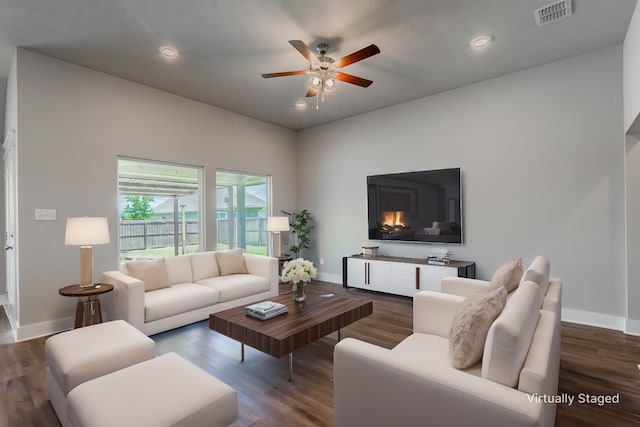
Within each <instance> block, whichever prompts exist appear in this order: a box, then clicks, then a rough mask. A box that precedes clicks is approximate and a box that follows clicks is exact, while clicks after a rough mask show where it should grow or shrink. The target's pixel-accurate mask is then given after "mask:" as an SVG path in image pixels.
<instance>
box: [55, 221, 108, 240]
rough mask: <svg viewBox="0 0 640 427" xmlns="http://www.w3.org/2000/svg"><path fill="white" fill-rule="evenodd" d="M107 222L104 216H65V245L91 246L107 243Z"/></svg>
mask: <svg viewBox="0 0 640 427" xmlns="http://www.w3.org/2000/svg"><path fill="white" fill-rule="evenodd" d="M109 242H110V240H109V223H108V222H107V218H104V217H89V216H81V217H75V218H67V229H66V231H65V235H64V244H65V245H76V246H91V245H102V244H106V243H109Z"/></svg>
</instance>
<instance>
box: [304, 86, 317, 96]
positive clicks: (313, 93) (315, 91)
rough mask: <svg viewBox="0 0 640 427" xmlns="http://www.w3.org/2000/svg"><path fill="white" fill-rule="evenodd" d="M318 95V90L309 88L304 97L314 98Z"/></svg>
mask: <svg viewBox="0 0 640 427" xmlns="http://www.w3.org/2000/svg"><path fill="white" fill-rule="evenodd" d="M317 94H318V90H317V89H314V88H312V87H310V88H309V90H308V91H307V94H306V95H305V96H306V97H307V98H311V97H313V96H316V95H317Z"/></svg>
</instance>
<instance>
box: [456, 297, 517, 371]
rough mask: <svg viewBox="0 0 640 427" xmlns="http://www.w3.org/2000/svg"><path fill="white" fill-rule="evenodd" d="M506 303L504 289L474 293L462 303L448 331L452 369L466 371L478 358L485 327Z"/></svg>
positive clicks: (486, 330)
mask: <svg viewBox="0 0 640 427" xmlns="http://www.w3.org/2000/svg"><path fill="white" fill-rule="evenodd" d="M506 302H507V289H506V288H505V287H504V286H500V287H499V288H495V289H489V290H486V291H480V292H477V293H475V294H473V295H470V296H469V297H467V298H466V299H465V300H464V302H463V303H462V306H461V307H460V310H459V311H458V313H456V315H455V317H454V318H453V321H452V322H451V332H449V359H450V361H451V365H452V366H453V367H454V368H458V369H466V368H468V367H470V366H472V365H474V364H475V363H477V362H478V361H479V360H480V359H481V358H482V353H483V351H484V343H485V340H486V339H487V333H488V332H489V328H490V327H491V324H492V323H493V321H494V320H495V319H496V317H498V315H499V314H500V312H501V311H502V309H503V308H504V305H505V304H506Z"/></svg>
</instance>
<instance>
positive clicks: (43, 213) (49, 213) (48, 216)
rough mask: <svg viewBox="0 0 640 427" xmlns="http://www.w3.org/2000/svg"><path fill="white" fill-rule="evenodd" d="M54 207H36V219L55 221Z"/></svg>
mask: <svg viewBox="0 0 640 427" xmlns="http://www.w3.org/2000/svg"><path fill="white" fill-rule="evenodd" d="M55 220H56V210H55V209H36V221H55Z"/></svg>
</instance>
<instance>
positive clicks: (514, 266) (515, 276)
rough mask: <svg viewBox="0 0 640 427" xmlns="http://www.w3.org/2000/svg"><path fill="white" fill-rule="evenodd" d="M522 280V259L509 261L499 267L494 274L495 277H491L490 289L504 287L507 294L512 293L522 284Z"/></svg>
mask: <svg viewBox="0 0 640 427" xmlns="http://www.w3.org/2000/svg"><path fill="white" fill-rule="evenodd" d="M521 278H522V258H519V259H517V260H515V261H509V262H507V263H505V264H502V265H501V266H500V267H498V269H497V270H496V271H495V273H493V276H492V277H491V281H490V284H489V287H492V288H499V287H500V286H504V287H505V288H507V292H512V291H514V290H515V289H516V288H517V287H518V285H519V284H520V279H521Z"/></svg>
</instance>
